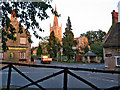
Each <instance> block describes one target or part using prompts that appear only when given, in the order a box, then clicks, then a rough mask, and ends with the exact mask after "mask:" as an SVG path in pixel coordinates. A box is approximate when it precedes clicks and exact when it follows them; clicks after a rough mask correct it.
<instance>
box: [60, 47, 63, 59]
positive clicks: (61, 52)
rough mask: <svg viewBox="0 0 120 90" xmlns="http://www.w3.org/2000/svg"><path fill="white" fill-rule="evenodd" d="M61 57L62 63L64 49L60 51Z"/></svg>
mask: <svg viewBox="0 0 120 90" xmlns="http://www.w3.org/2000/svg"><path fill="white" fill-rule="evenodd" d="M60 55H61V61H62V55H63V49H62V48H61V49H60Z"/></svg>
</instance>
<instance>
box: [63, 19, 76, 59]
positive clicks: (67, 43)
mask: <svg viewBox="0 0 120 90" xmlns="http://www.w3.org/2000/svg"><path fill="white" fill-rule="evenodd" d="M71 30H72V25H71V21H70V17H68V20H67V23H66V28H65V32H64V33H63V39H62V41H63V54H64V55H66V56H67V57H68V60H70V59H72V57H73V55H74V52H73V50H72V46H75V44H76V43H75V41H74V34H73V32H72V31H71Z"/></svg>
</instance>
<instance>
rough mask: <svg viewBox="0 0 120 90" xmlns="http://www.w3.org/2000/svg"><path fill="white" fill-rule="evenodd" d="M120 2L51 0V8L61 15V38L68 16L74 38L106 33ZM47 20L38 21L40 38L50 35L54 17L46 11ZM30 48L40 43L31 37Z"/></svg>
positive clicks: (106, 0)
mask: <svg viewBox="0 0 120 90" xmlns="http://www.w3.org/2000/svg"><path fill="white" fill-rule="evenodd" d="M119 1H120V0H53V1H52V3H51V4H52V6H53V7H55V5H56V7H57V12H58V13H59V14H61V17H59V18H58V23H59V26H61V25H62V36H63V33H64V32H65V27H66V23H67V19H68V16H69V17H70V20H71V24H72V29H73V30H72V32H73V33H74V37H75V38H76V37H79V36H80V34H82V33H85V32H87V31H91V30H93V31H97V30H99V29H100V30H102V31H105V32H106V33H107V32H108V30H109V28H110V27H111V25H112V15H111V12H112V11H113V10H115V11H117V12H118V2H119ZM47 12H48V14H49V16H50V17H49V18H48V19H46V20H44V21H40V20H39V23H40V26H41V27H42V29H44V30H45V31H44V32H38V34H39V35H40V36H42V37H45V36H49V35H50V23H51V25H53V20H54V15H53V14H52V13H51V12H50V10H48V11H47ZM32 40H33V43H32V45H31V47H32V46H34V47H35V46H38V43H39V42H40V40H39V39H36V38H35V37H34V35H32Z"/></svg>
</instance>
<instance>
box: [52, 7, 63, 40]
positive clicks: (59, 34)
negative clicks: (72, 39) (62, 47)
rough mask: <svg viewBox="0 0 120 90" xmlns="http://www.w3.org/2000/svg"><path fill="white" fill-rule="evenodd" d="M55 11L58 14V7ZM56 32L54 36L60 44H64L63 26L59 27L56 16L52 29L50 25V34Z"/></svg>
mask: <svg viewBox="0 0 120 90" xmlns="http://www.w3.org/2000/svg"><path fill="white" fill-rule="evenodd" d="M55 11H56V12H57V9H56V6H55ZM52 31H54V35H55V37H56V38H58V40H59V41H60V42H62V25H61V27H59V25H58V18H57V16H56V15H54V21H53V26H52V27H51V24H50V33H51V32H52Z"/></svg>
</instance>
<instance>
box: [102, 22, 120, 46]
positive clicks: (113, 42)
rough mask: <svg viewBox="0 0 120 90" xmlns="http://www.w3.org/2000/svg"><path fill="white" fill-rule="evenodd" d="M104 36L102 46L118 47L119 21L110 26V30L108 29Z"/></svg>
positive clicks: (119, 35)
mask: <svg viewBox="0 0 120 90" xmlns="http://www.w3.org/2000/svg"><path fill="white" fill-rule="evenodd" d="M107 35H108V36H107V37H106V39H105V41H104V43H103V47H104V48H109V47H114V48H118V47H120V42H119V39H120V22H119V23H116V24H114V25H113V26H112V30H111V29H110V30H109V32H108V34H107Z"/></svg>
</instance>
